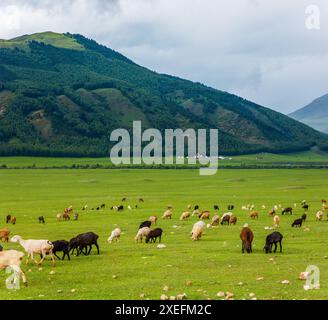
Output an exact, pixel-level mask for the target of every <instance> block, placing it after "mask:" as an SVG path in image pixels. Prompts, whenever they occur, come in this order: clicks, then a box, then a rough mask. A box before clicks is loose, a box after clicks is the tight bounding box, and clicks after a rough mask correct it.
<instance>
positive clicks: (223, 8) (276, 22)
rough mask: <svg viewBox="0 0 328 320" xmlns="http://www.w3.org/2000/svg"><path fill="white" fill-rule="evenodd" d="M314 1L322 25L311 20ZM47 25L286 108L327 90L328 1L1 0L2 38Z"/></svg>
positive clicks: (145, 63) (165, 69)
mask: <svg viewBox="0 0 328 320" xmlns="http://www.w3.org/2000/svg"><path fill="white" fill-rule="evenodd" d="M312 4H314V5H317V6H318V7H319V9H320V17H321V19H320V22H321V25H320V30H309V29H307V28H306V25H305V21H306V18H307V16H306V14H305V10H306V8H307V6H309V5H312ZM48 30H51V31H55V32H71V33H80V34H83V35H85V36H87V37H90V38H93V39H95V40H97V41H98V42H100V43H102V44H105V45H107V46H109V47H111V48H113V49H115V50H117V51H120V52H122V53H123V54H125V55H126V56H128V57H129V58H131V59H132V60H134V61H135V62H137V63H138V64H141V65H143V66H146V67H148V68H150V69H152V70H155V71H158V72H161V73H168V74H173V75H177V76H180V77H183V78H187V79H190V80H193V81H199V82H202V83H205V84H207V85H210V86H212V87H215V88H218V89H221V90H225V91H229V92H232V93H235V94H238V95H241V96H243V97H245V98H247V99H250V100H252V101H255V102H257V103H259V104H262V105H264V106H268V107H270V108H273V109H276V110H278V111H281V112H283V113H289V112H291V111H293V110H295V109H298V108H299V107H302V106H304V105H305V104H307V103H309V102H311V101H312V100H313V99H314V98H317V97H319V96H320V95H323V94H326V93H328V86H327V84H328V72H327V70H328V1H326V0H313V1H311V0H288V1H283V0H234V1H231V0H230V1H228V0H109V1H101V0H58V1H51V0H15V1H13V0H0V38H3V39H9V38H12V37H16V36H19V35H22V34H29V33H35V32H41V31H48Z"/></svg>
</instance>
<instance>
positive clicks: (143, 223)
mask: <svg viewBox="0 0 328 320" xmlns="http://www.w3.org/2000/svg"><path fill="white" fill-rule="evenodd" d="M145 227H148V228H150V227H151V222H150V221H144V222H142V223H141V224H140V226H139V230H140V229H142V228H145Z"/></svg>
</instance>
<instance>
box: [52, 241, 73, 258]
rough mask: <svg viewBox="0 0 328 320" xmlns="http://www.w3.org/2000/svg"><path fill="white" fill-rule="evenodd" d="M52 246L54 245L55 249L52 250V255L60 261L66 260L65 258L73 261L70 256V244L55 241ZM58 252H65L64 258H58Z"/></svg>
mask: <svg viewBox="0 0 328 320" xmlns="http://www.w3.org/2000/svg"><path fill="white" fill-rule="evenodd" d="M52 244H53V245H54V248H53V249H52V253H53V254H54V255H55V256H56V257H57V258H58V259H59V260H64V259H65V256H67V258H68V260H71V257H70V256H69V242H68V241H66V240H57V241H53V242H52ZM57 252H63V253H64V254H63V257H62V258H61V259H60V257H58V256H57Z"/></svg>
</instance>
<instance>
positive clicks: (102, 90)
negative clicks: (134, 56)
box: [0, 32, 328, 156]
mask: <svg viewBox="0 0 328 320" xmlns="http://www.w3.org/2000/svg"><path fill="white" fill-rule="evenodd" d="M133 120H141V121H142V123H143V129H146V128H158V129H159V130H161V131H163V130H164V129H166V128H170V129H174V128H182V129H186V128H195V129H197V128H205V129H208V128H218V129H219V133H220V145H219V147H220V153H222V154H242V153H253V152H261V151H267V152H288V151H297V150H306V149H309V148H311V147H312V146H314V145H318V146H321V145H322V146H324V145H328V138H327V136H326V135H324V134H322V133H319V132H317V131H315V130H313V129H312V128H310V127H308V126H306V125H304V124H301V123H299V122H297V121H295V120H293V119H291V118H289V117H287V116H284V115H282V114H280V113H278V112H275V111H272V110H270V109H268V108H265V107H262V106H259V105H257V104H255V103H252V102H250V101H247V100H245V99H243V98H240V97H238V96H235V95H231V94H229V93H227V92H222V91H219V90H216V89H212V88H209V87H207V86H205V85H202V84H200V83H193V82H191V81H187V80H183V79H179V78H177V77H173V76H169V75H164V74H158V73H156V72H153V71H150V70H148V69H146V68H144V67H141V66H139V65H137V64H136V63H134V62H133V61H131V60H130V59H128V58H126V57H125V56H123V55H121V54H120V53H118V52H116V51H114V50H111V49H109V48H107V47H105V46H102V45H100V44H98V43H96V42H95V41H93V40H90V39H87V38H85V37H83V36H81V35H73V34H69V33H67V34H57V33H53V32H46V33H38V34H33V35H24V36H21V37H18V38H15V39H12V40H0V155H48V156H105V155H107V154H108V151H109V147H110V143H109V136H110V132H111V131H112V130H114V129H117V128H126V129H131V125H132V121H133Z"/></svg>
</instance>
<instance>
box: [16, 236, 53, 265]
mask: <svg viewBox="0 0 328 320" xmlns="http://www.w3.org/2000/svg"><path fill="white" fill-rule="evenodd" d="M10 242H13V243H19V244H20V245H21V246H22V247H23V248H24V250H25V251H26V252H27V260H26V264H28V261H29V258H31V259H32V260H33V261H34V262H35V263H36V264H38V265H41V264H42V262H43V261H44V259H45V258H46V256H47V254H49V255H50V257H51V260H52V265H53V266H54V265H55V257H54V255H53V253H52V250H53V248H54V246H53V244H52V242H51V241H49V240H24V239H23V238H22V237H21V236H17V235H16V236H14V237H12V238H11V240H10ZM34 254H40V255H41V260H40V262H37V261H36V260H35V259H34Z"/></svg>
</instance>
